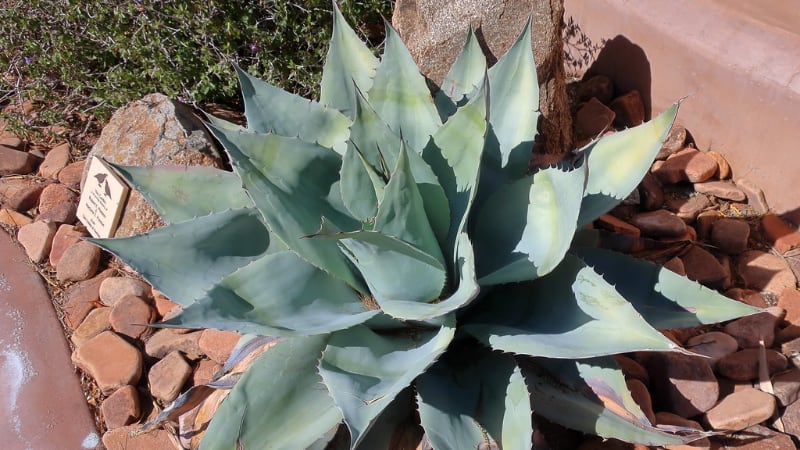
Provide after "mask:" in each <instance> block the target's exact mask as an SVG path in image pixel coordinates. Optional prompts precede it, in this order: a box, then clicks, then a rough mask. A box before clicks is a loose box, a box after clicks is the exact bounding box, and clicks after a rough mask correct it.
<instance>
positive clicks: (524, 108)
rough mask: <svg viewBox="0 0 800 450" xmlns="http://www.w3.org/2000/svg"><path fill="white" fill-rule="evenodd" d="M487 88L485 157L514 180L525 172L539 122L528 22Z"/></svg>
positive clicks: (491, 74) (495, 68) (494, 69)
mask: <svg viewBox="0 0 800 450" xmlns="http://www.w3.org/2000/svg"><path fill="white" fill-rule="evenodd" d="M489 86H491V89H492V101H491V114H490V115H489V117H490V119H489V122H490V124H491V134H492V138H489V139H487V149H486V156H487V157H488V158H489V159H490V162H491V164H490V165H491V166H494V167H500V168H502V172H503V173H504V174H505V175H504V177H505V179H506V180H508V181H511V180H516V179H517V178H519V177H522V176H524V175H525V172H526V171H527V170H528V160H529V159H530V156H531V149H532V147H533V140H534V138H535V137H536V122H537V121H538V120H539V82H538V79H537V77H536V64H535V63H534V61H533V52H531V21H530V19H529V20H528V23H527V24H526V25H525V29H524V30H523V32H522V33H521V34H520V35H519V37H518V38H517V41H516V42H515V43H514V45H512V46H511V48H510V49H509V50H508V52H507V53H506V54H505V55H503V57H501V58H500V60H499V61H497V64H495V65H494V66H492V67H491V68H490V69H489Z"/></svg>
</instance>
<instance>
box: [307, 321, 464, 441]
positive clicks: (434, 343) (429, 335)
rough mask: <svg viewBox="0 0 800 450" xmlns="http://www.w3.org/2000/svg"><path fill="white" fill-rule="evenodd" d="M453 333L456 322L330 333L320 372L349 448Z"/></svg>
mask: <svg viewBox="0 0 800 450" xmlns="http://www.w3.org/2000/svg"><path fill="white" fill-rule="evenodd" d="M407 331H408V330H407ZM454 334H455V318H454V317H450V319H449V320H448V321H447V323H446V324H445V325H443V326H442V327H441V328H439V329H438V330H436V331H422V330H420V331H414V332H412V333H408V332H404V333H396V334H388V335H379V334H376V333H375V332H374V331H372V330H370V329H369V328H367V327H365V326H363V325H357V326H355V327H353V328H348V329H346V330H341V331H337V332H335V333H333V334H331V337H330V340H329V341H328V346H327V347H326V348H325V351H324V352H323V354H322V359H321V360H320V363H319V373H320V375H321V376H322V379H323V380H324V383H325V386H327V388H328V391H329V392H330V393H331V396H332V397H333V399H334V401H335V402H336V406H338V407H339V409H340V410H341V411H342V416H343V417H344V421H345V424H346V425H347V427H348V429H349V430H350V436H351V443H350V448H351V449H353V448H356V447H357V446H358V445H359V444H360V443H361V440H362V439H363V438H364V435H365V433H367V432H368V431H369V429H370V428H371V427H372V426H373V425H374V423H375V420H376V418H377V417H378V415H379V414H380V413H381V412H382V411H383V410H384V409H385V408H386V407H387V406H388V405H389V404H390V403H391V402H392V400H393V399H394V398H395V397H396V396H397V395H398V394H399V393H400V392H401V391H403V390H404V389H405V388H406V387H407V386H409V385H410V384H411V382H412V381H413V380H414V379H415V378H417V377H418V376H419V375H420V374H421V373H423V372H424V371H425V370H426V369H427V368H428V367H429V366H430V365H431V364H433V363H434V361H436V359H437V358H439V356H440V355H441V354H442V353H443V352H444V351H445V349H446V348H447V346H448V345H449V344H450V341H451V340H452V339H453V336H454Z"/></svg>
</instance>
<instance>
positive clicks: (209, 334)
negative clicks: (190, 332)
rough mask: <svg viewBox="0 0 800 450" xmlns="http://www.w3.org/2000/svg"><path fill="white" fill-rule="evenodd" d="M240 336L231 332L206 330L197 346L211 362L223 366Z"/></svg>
mask: <svg viewBox="0 0 800 450" xmlns="http://www.w3.org/2000/svg"><path fill="white" fill-rule="evenodd" d="M239 338H241V335H240V334H239V333H236V332H233V331H220V330H214V329H211V328H208V329H206V330H203V331H202V334H201V335H200V340H199V341H198V345H199V346H200V350H201V351H202V352H203V353H205V354H206V355H207V356H208V357H209V358H210V359H211V360H212V361H214V362H217V363H220V364H225V362H226V361H228V357H229V356H231V352H232V351H233V348H234V347H236V344H237V343H238V342H239Z"/></svg>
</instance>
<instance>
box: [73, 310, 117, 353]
mask: <svg viewBox="0 0 800 450" xmlns="http://www.w3.org/2000/svg"><path fill="white" fill-rule="evenodd" d="M110 314H111V308H107V307H104V308H95V309H93V310H91V311H90V312H89V314H87V315H86V318H85V319H83V322H81V324H80V325H78V328H76V329H75V331H74V332H73V333H72V336H70V337H69V339H70V340H71V341H72V343H73V344H74V345H75V347H76V348H77V347H80V346H81V345H83V344H85V343H86V341H88V340H89V339H91V338H93V337H95V336H97V335H98V334H100V333H102V332H103V331H107V330H110V329H111V322H109V320H108V316H109V315H110Z"/></svg>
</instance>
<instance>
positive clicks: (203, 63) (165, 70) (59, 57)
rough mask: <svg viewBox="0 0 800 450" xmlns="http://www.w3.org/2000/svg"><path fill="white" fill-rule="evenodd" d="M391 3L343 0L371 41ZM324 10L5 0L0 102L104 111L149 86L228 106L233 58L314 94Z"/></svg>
mask: <svg viewBox="0 0 800 450" xmlns="http://www.w3.org/2000/svg"><path fill="white" fill-rule="evenodd" d="M391 6H392V4H391V2H390V1H389V0H351V1H348V0H344V1H342V2H341V9H342V12H343V13H344V14H345V15H346V16H348V17H349V18H350V19H351V21H353V22H354V23H356V24H357V29H358V30H359V32H360V33H361V34H362V36H364V37H366V38H368V39H369V40H370V41H371V43H373V44H378V43H379V42H380V41H381V40H382V38H383V37H382V32H383V27H382V26H381V15H386V16H388V15H389V14H390V12H391ZM330 11H331V1H330V0H303V1H299V0H298V1H285V0H284V1H267V0H258V1H251V2H245V1H237V0H210V1H199V2H196V1H189V0H152V1H148V0H88V1H87V0H4V1H3V7H2V8H0V49H3V50H2V51H0V67H2V68H3V69H0V70H3V71H4V72H5V73H7V74H11V75H12V76H11V77H7V78H6V79H5V80H4V81H0V104H2V103H3V101H2V100H3V98H6V99H9V98H10V97H11V96H20V95H21V96H23V97H24V98H35V99H45V100H50V101H54V102H55V103H56V104H61V105H64V106H65V109H69V106H73V107H77V108H78V109H80V110H83V111H86V110H92V111H93V112H94V113H95V114H97V115H99V116H101V117H105V116H107V115H108V114H109V113H110V112H111V111H113V109H114V108H116V107H119V106H121V105H123V104H125V103H127V102H129V101H131V100H134V99H136V98H139V97H141V96H143V95H145V94H147V93H150V92H156V91H159V92H163V93H164V94H167V95H169V96H171V97H175V98H179V99H181V100H183V101H185V102H189V103H203V102H232V101H236V100H237V99H238V94H237V93H236V83H235V79H236V77H235V75H234V72H233V68H232V63H236V64H238V65H240V66H241V67H244V68H246V69H247V70H248V71H250V72H251V73H254V74H257V75H259V76H260V77H263V78H265V79H267V80H269V81H270V82H272V83H274V84H276V85H278V86H281V87H282V88H284V89H286V90H288V91H292V92H297V93H299V94H302V95H306V96H315V95H316V94H317V93H318V90H317V89H316V86H317V85H318V84H319V78H320V73H321V70H322V62H323V59H324V56H325V55H324V48H325V42H326V40H327V36H329V34H330V23H331V21H330ZM373 30H379V31H378V32H377V33H376V32H375V31H373ZM16 75H19V76H20V77H21V78H17V77H16Z"/></svg>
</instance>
